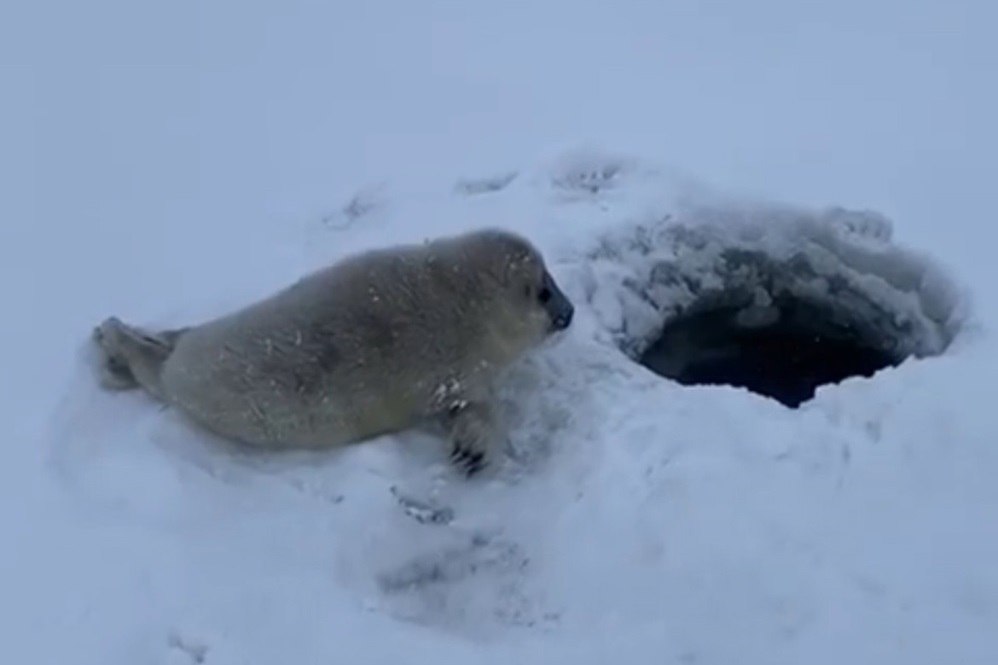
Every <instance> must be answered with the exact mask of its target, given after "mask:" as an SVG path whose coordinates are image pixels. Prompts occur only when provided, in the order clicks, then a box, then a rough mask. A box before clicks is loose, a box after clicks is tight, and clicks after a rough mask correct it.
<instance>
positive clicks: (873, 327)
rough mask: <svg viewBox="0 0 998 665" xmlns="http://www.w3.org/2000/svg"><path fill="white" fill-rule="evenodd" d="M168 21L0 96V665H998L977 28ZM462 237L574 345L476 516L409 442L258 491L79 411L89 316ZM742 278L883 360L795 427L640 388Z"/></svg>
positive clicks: (867, 21) (182, 425) (900, 12)
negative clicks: (685, 325) (4, 156)
mask: <svg viewBox="0 0 998 665" xmlns="http://www.w3.org/2000/svg"><path fill="white" fill-rule="evenodd" d="M361 4H363V3H361ZM183 6H184V8H185V10H188V13H186V14H185V13H184V12H183V11H180V10H179V9H178V10H177V13H176V14H170V13H169V12H167V11H166V10H165V9H160V10H156V13H155V14H153V13H152V12H153V10H151V9H150V10H148V11H149V12H150V13H149V14H142V15H140V14H141V11H145V10H139V9H137V8H136V6H126V5H124V4H121V5H118V6H111V5H99V6H96V7H89V8H87V9H86V10H83V9H79V8H77V9H73V8H66V10H65V14H64V22H61V23H59V24H58V25H49V24H48V23H47V22H46V20H44V19H43V17H41V16H40V14H39V15H35V16H33V17H29V18H33V21H30V20H29V24H32V23H35V24H40V25H46V26H47V27H48V28H49V30H48V31H47V32H46V34H48V35H49V38H48V40H47V41H46V43H47V44H49V45H55V44H59V45H60V48H61V49H62V50H61V51H60V52H61V53H63V54H65V55H66V57H67V58H75V59H73V60H72V61H69V60H66V61H60V62H58V63H56V62H55V60H56V56H55V55H54V53H53V52H49V51H46V52H44V53H37V54H35V56H36V60H35V61H34V62H35V66H36V67H37V70H35V71H29V72H28V74H29V76H25V75H24V71H25V70H22V69H20V68H17V67H10V68H9V69H10V71H11V72H12V73H13V74H14V78H15V79H17V78H18V76H21V77H22V78H23V79H25V81H27V82H28V83H30V84H31V85H25V86H24V90H26V91H27V90H29V88H30V92H31V94H27V92H26V93H25V99H28V100H29V108H28V110H27V112H28V115H29V116H30V117H31V118H33V119H34V122H33V123H32V124H31V127H32V130H33V131H34V133H31V134H30V135H29V136H28V138H27V139H19V140H26V141H27V146H28V149H29V150H28V151H26V152H30V153H31V160H33V161H31V162H30V164H31V168H30V169H29V170H28V171H29V172H28V178H29V181H30V182H28V183H26V185H25V187H24V188H22V189H21V190H20V191H15V192H14V193H13V196H12V198H11V199H10V200H8V201H7V202H6V203H5V204H3V205H5V206H7V207H9V208H10V210H9V212H10V220H11V221H10V222H5V224H8V223H9V224H10V226H8V227H7V228H5V238H4V241H5V248H4V249H5V256H4V260H3V264H4V267H5V270H6V272H5V275H4V276H5V279H4V280H3V281H4V284H3V288H4V299H5V302H7V303H8V307H9V308H11V309H12V311H9V312H8V320H7V321H8V322H7V325H6V326H5V328H6V329H5V330H4V332H3V334H4V335H5V337H4V341H5V342H6V343H5V344H4V345H3V348H4V361H5V367H6V368H7V372H6V374H7V377H8V381H6V382H5V383H4V385H3V393H2V394H0V397H2V398H3V399H4V403H5V404H6V406H5V407H4V411H3V413H4V414H5V415H6V416H7V421H8V427H7V431H8V446H7V453H6V456H7V462H6V464H4V465H2V468H3V473H4V475H3V487H4V488H5V490H6V494H5V497H4V498H5V501H3V502H2V508H0V520H2V522H0V526H2V529H3V533H4V534H5V536H6V537H7V538H8V546H7V547H5V548H4V549H3V553H2V554H0V574H2V578H0V582H2V588H3V589H4V594H3V601H2V602H0V627H2V631H0V636H2V637H3V643H4V653H5V658H7V659H8V660H9V661H10V662H24V663H45V664H48V663H53V664H56V663H58V664H59V665H64V664H67V663H72V664H74V665H75V664H81V665H82V664H89V663H93V664H95V665H96V664H98V663H99V664H101V665H108V664H117V663H154V664H160V663H162V664H164V665H167V664H168V665H178V664H182V665H187V664H188V663H205V664H206V665H236V664H250V663H251V664H254V665H256V664H269V663H285V662H292V663H297V664H302V665H307V664H311V663H316V664H318V663H330V662H334V663H338V662H349V663H367V662H370V663H398V662H406V663H410V662H411V663H424V662H433V663H447V662H452V661H454V662H456V661H458V660H461V661H465V660H467V659H474V662H495V663H508V662H521V663H550V662H572V663H578V664H587V663H607V662H614V663H683V664H699V663H836V664H838V663H846V662H849V663H878V664H887V663H899V664H900V663H904V664H906V665H908V664H912V663H926V664H929V663H933V664H935V663H961V664H962V663H993V662H998V563H996V562H998V520H996V516H998V484H996V483H995V480H994V479H995V477H996V476H998V413H996V412H995V410H994V409H993V407H992V404H991V402H992V401H993V400H992V399H991V392H992V391H991V390H990V385H991V383H992V382H993V381H994V377H996V376H998V348H996V346H998V338H996V337H995V335H994V332H993V330H994V323H995V314H996V313H998V300H996V299H995V297H994V294H993V293H992V286H993V284H994V283H995V278H996V274H995V268H994V264H993V256H994V247H995V244H996V242H998V238H996V237H995V234H994V231H993V225H992V224H991V222H990V216H991V215H992V214H993V212H992V211H993V209H994V207H993V201H992V200H991V199H993V195H991V194H990V190H988V188H987V187H988V186H990V180H989V178H990V176H988V175H986V173H984V171H985V170H986V168H987V167H988V166H989V165H990V161H991V158H992V157H993V154H994V149H996V148H998V145H996V142H995V138H994V137H995V135H994V133H993V129H991V126H990V125H991V118H992V117H993V111H995V110H996V107H995V95H994V93H993V92H988V91H986V90H983V88H982V86H980V85H979V83H980V81H982V80H983V79H982V78H981V77H980V76H978V75H979V74H982V73H984V72H986V71H989V70H990V68H991V65H993V64H994V63H995V53H996V52H998V49H995V47H994V46H992V45H991V40H990V36H989V35H988V30H987V29H986V27H985V26H987V25H988V19H992V22H993V19H994V18H995V15H996V10H994V9H992V8H991V6H990V5H988V4H986V3H983V2H981V3H976V4H975V3H970V2H965V3H945V4H944V3H937V4H933V3H928V2H924V3H910V2H909V3H893V2H879V3H860V2H855V3H852V2H845V3H836V7H835V9H831V8H829V7H826V8H823V9H822V8H808V9H807V10H805V9H804V8H803V5H801V6H798V5H796V4H793V3H783V2H778V1H776V0H772V1H768V0H767V1H766V2H760V3H751V8H749V4H748V3H735V2H728V3H716V4H712V5H711V7H710V8H707V7H706V5H703V6H701V5H700V4H694V3H676V4H675V6H674V7H671V8H670V7H665V6H663V7H660V8H657V9H656V8H654V7H652V6H651V4H650V3H649V4H647V5H645V4H641V3H630V4H626V3H625V5H622V6H619V7H617V6H613V5H611V3H589V2H585V3H572V4H568V3H564V2H549V3H540V4H539V5H536V6H534V5H531V6H529V7H528V6H527V5H523V6H520V5H513V6H509V7H506V8H505V9H502V10H499V9H498V8H490V7H488V6H486V5H476V4H475V3H467V4H460V5H458V4H457V3H447V2H434V3H428V4H427V5H426V6H425V7H422V6H421V7H420V8H419V9H416V6H415V5H410V4H407V3H398V2H394V3H392V2H383V3H371V4H370V5H365V6H361V5H357V6H346V5H343V6H339V5H337V6H329V7H322V6H318V5H311V4H309V3H291V4H289V5H287V6H281V7H280V8H279V7H278V6H277V5H276V4H275V5H274V6H273V7H268V6H266V5H265V4H262V3H261V4H257V3H250V4H247V5H243V4H236V3H230V4H226V3H220V4H218V5H212V6H210V7H209V6H193V5H190V6H188V5H183ZM493 10H494V11H493ZM81 12H82V14H86V15H85V16H84V15H82V14H81ZM109 26H111V27H109ZM115 26H116V27H115ZM232 26H236V27H232ZM82 28H85V29H86V30H84V31H83V32H87V31H88V30H89V31H91V33H92V34H93V35H94V39H95V41H93V42H90V41H87V47H86V48H83V49H81V50H80V51H79V52H78V53H76V52H74V50H73V47H74V46H79V45H80V44H81V43H82V41H81V40H82V39H83V38H82V37H80V34H83V33H81V32H78V31H79V30H81V29H82ZM237 28H238V29H237ZM91 33H87V34H91ZM36 34H41V33H40V32H39V33H36ZM100 37H103V39H100ZM426 40H430V41H429V42H427V41H426ZM517 40H521V41H519V42H518V41H517ZM52 48H55V46H52ZM57 65H58V66H57ZM59 67H64V68H65V71H62V70H59ZM60 71H62V73H60ZM31 74H37V81H35V80H34V79H32V77H31V76H30V75H31ZM43 74H44V76H43ZM73 75H75V76H76V77H78V78H74V77H73ZM28 79H32V80H31V81H28ZM751 82H754V84H752V83H751ZM16 84H17V81H16V80H15V85H16ZM70 100H72V101H74V102H75V103H76V106H75V107H73V108H72V109H71V110H69V109H68V107H66V106H65V104H64V103H65V102H67V101H70ZM32 104H33V106H32ZM525 107H529V108H525ZM54 118H58V121H54V120H53V119H54ZM770 123H771V124H770ZM43 129H44V130H45V131H42V130H43ZM566 146H568V147H566ZM26 159H27V158H26ZM24 163H25V164H27V163H28V161H25V162H24ZM677 164H678V165H681V166H682V167H683V168H684V169H689V171H688V172H687V171H680V170H678V168H677V167H676V166H675V165H677ZM690 173H695V175H690ZM701 176H703V177H702V179H701ZM15 181H16V180H15ZM708 183H709V184H708ZM725 183H731V184H730V185H728V184H725ZM20 197H26V199H25V201H26V202H25V205H24V206H20V205H19V204H20V202H21V198H20ZM492 225H498V226H502V227H505V228H510V229H513V230H516V231H520V232H522V233H525V234H527V235H528V236H529V237H530V238H531V239H533V240H534V241H535V242H536V243H537V244H538V246H539V247H540V248H541V249H542V251H543V252H544V254H545V256H546V257H547V259H548V262H549V264H550V266H551V270H552V272H553V273H554V275H555V278H556V279H557V280H558V282H559V284H560V285H562V287H563V289H564V290H565V292H566V294H567V295H568V296H569V297H570V298H571V299H572V300H573V302H574V303H575V305H576V317H575V320H574V322H573V325H572V327H571V328H570V329H569V331H567V334H566V335H564V336H563V337H562V338H560V339H558V340H556V341H555V342H553V343H551V344H548V345H546V346H545V347H544V348H542V349H540V350H538V352H537V353H535V354H532V355H531V356H530V357H529V358H527V359H525V361H524V362H522V363H520V364H519V365H518V366H517V367H516V368H515V370H514V371H513V372H512V373H511V375H510V376H509V377H508V381H507V382H506V383H505V384H504V386H503V390H502V393H501V396H502V412H503V415H504V421H505V422H507V423H508V427H509V442H508V447H507V450H506V451H505V455H504V457H503V459H502V460H501V461H500V463H499V464H498V465H497V468H496V469H494V470H493V472H492V473H491V474H489V475H487V476H485V477H482V478H476V479H472V480H470V481H467V480H463V479H461V478H460V477H459V476H458V475H457V474H456V473H455V472H454V471H453V470H452V469H451V468H450V467H449V466H448V465H447V463H446V455H444V454H443V451H442V448H441V446H440V444H439V442H438V441H436V440H435V439H434V438H433V437H432V436H430V435H429V434H426V433H419V432H412V433H406V434H401V435H397V436H389V437H382V438H380V439H378V440H375V441H371V442H367V443H364V444H362V445H358V446H353V447H350V448H347V449H344V450H339V451H332V452H325V453H293V454H286V455H261V454H257V453H250V452H247V451H243V450H240V449H238V448H237V447H234V446H231V445H228V444H226V443H224V442H222V441H218V440H216V439H214V438H212V437H210V436H208V435H206V434H204V433H203V432H201V431H198V430H196V429H194V428H193V427H192V426H191V425H190V424H189V423H187V422H186V421H185V420H184V419H183V418H182V417H181V416H179V415H178V414H176V413H174V412H173V411H171V410H165V409H161V408H159V407H158V406H157V405H156V404H155V403H153V402H152V401H151V400H149V399H147V398H145V397H144V396H143V395H141V394H139V393H124V394H111V393H106V392H102V391H100V390H99V389H98V388H97V386H96V382H95V380H94V374H93V368H92V366H91V360H92V358H91V354H90V353H89V347H88V336H89V331H90V326H92V325H93V324H95V323H97V322H98V321H99V320H100V319H101V318H102V317H103V316H106V315H108V314H112V313H113V314H116V315H119V316H121V317H122V318H125V319H126V320H130V321H134V322H136V323H140V324H146V325H150V326H152V327H155V326H158V325H163V326H171V325H179V324H186V323H191V322H196V321H198V320H200V319H204V318H207V317H211V316H214V315H217V314H219V313H222V312H224V311H226V310H229V309H231V308H234V307H237V306H239V305H241V304H243V303H245V302H248V301H250V300H252V299H254V298H257V297H259V296H261V295H264V294H266V293H268V292H270V291H272V290H274V289H275V288H279V287H280V286H283V285H284V284H286V283H288V282H290V281H291V280H293V279H295V278H297V277H298V276H299V275H300V274H302V273H303V272H305V271H307V270H310V269H313V268H316V267H318V266H320V265H323V264H325V263H327V262H329V261H331V260H335V259H336V258H338V257H341V256H345V255H348V254H350V253H353V252H355V251H360V250H362V249H364V248H367V247H374V246H380V245H384V244H387V243H396V242H418V241H420V240H422V239H423V238H426V237H431V236H436V235H442V234H448V233H453V232H458V231H462V230H466V229H469V228H481V227H485V226H492ZM761 273H765V274H766V276H767V279H768V280H769V282H767V283H768V284H770V285H772V284H777V285H778V286H779V288H783V289H786V290H788V291H789V292H792V293H794V294H796V295H798V296H800V297H807V298H811V299H813V300H815V301H816V302H819V303H824V304H827V306H828V307H830V308H834V309H837V310H838V311H840V312H845V313H848V314H849V315H850V316H853V317H854V318H855V320H856V321H859V322H861V323H862V325H864V326H867V327H868V328H869V330H870V332H871V334H875V335H878V336H880V337H881V338H883V339H885V340H888V341H889V342H890V343H891V344H892V345H893V348H895V349H896V350H897V351H898V352H900V353H903V354H905V355H907V356H908V357H907V359H906V360H905V361H904V362H902V363H901V364H899V365H898V366H896V367H892V368H889V369H885V370H882V371H880V372H878V373H877V374H876V375H875V376H874V377H872V378H855V379H850V380H847V381H844V382H842V383H841V384H838V385H829V386H825V387H823V388H821V389H820V390H819V391H818V393H817V395H816V397H815V398H814V399H813V400H810V401H808V402H806V403H805V404H804V405H802V406H801V407H800V408H799V409H796V410H793V409H788V408H786V407H785V406H783V405H781V404H779V403H778V402H776V401H774V400H771V399H768V398H765V397H762V396H760V395H756V394H753V393H750V392H748V391H746V390H742V389H735V388H730V387H721V386H681V385H679V384H677V383H676V382H673V381H669V380H666V379H664V378H662V377H660V376H658V375H656V374H654V373H652V372H650V371H649V370H647V369H646V368H644V367H642V366H641V365H640V364H638V362H636V358H637V357H638V356H639V354H640V353H641V351H642V350H643V349H645V348H646V347H647V345H648V344H649V343H651V341H652V340H653V339H654V337H655V335H656V334H657V331H658V330H660V328H661V326H662V325H663V324H664V323H665V322H666V321H668V320H670V318H671V317H675V316H676V315H678V314H679V313H681V312H682V311H684V310H685V309H686V308H689V307H690V306H693V305H696V304H697V303H698V302H703V301H704V299H709V298H716V297H719V296H718V294H721V296H720V297H727V295H730V294H739V295H738V297H741V296H742V295H744V294H745V293H755V292H756V290H757V286H758V281H757V280H758V277H759V275H760V274H761Z"/></svg>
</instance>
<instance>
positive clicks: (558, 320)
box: [552, 299, 575, 330]
mask: <svg viewBox="0 0 998 665" xmlns="http://www.w3.org/2000/svg"><path fill="white" fill-rule="evenodd" d="M573 314H575V308H574V307H572V303H570V302H568V300H567V299H566V300H565V304H564V306H563V307H562V308H561V311H559V312H558V313H557V314H555V316H554V318H553V319H552V323H553V324H554V329H555V330H564V329H565V328H567V327H568V326H569V325H570V324H571V323H572V315H573Z"/></svg>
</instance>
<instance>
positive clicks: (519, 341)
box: [468, 230, 575, 352]
mask: <svg viewBox="0 0 998 665" xmlns="http://www.w3.org/2000/svg"><path fill="white" fill-rule="evenodd" d="M470 239H471V243H470V245H471V247H473V249H472V251H471V253H470V255H469V257H468V258H469V259H470V260H471V261H473V262H474V263H475V264H476V265H477V266H478V267H479V268H482V269H484V270H483V271H482V272H483V274H484V275H486V276H487V280H488V282H489V285H488V286H487V287H485V288H483V289H482V290H481V293H480V295H481V296H482V297H485V294H486V293H490V292H491V297H488V298H487V300H488V304H487V307H488V309H489V310H490V316H488V317H486V319H485V320H488V321H489V322H490V325H491V326H493V328H494V329H495V330H494V331H495V333H496V335H495V336H496V337H500V338H503V339H505V340H507V342H508V343H509V344H511V345H512V346H513V347H519V348H517V349H516V352H522V351H524V350H526V349H527V348H529V347H532V346H535V345H537V344H539V343H541V342H542V341H544V340H545V339H546V338H547V337H549V336H551V335H552V334H554V333H557V332H559V331H562V330H565V329H567V328H568V327H569V325H571V323H572V317H573V315H574V313H575V308H574V306H573V305H572V303H571V301H570V300H569V299H568V297H567V296H566V295H565V294H564V293H563V292H562V290H561V289H560V288H559V287H558V284H557V283H556V282H555V280H554V278H553V277H552V276H551V273H550V272H548V269H547V267H546V265H545V263H544V258H543V257H542V256H541V253H540V251H538V250H537V248H536V247H534V245H533V244H531V243H530V242H529V241H528V240H526V239H525V238H523V237H521V236H519V235H516V234H514V233H510V232H508V231H501V230H486V231H479V232H477V233H475V234H472V236H471V238H470Z"/></svg>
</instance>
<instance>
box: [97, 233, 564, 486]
mask: <svg viewBox="0 0 998 665" xmlns="http://www.w3.org/2000/svg"><path fill="white" fill-rule="evenodd" d="M572 313H573V308H572V305H571V303H570V302H569V301H568V299H567V298H566V297H565V296H564V295H563V294H562V292H561V291H560V289H559V288H558V287H557V285H556V284H555V282H554V280H553V278H552V277H551V276H550V274H549V273H548V271H547V270H546V268H545V266H544V261H543V259H542V257H541V255H540V253H539V252H538V251H537V250H536V249H535V248H534V247H533V246H532V245H531V244H530V243H529V242H528V241H526V240H525V239H523V238H521V237H520V236H517V235H514V234H511V233H508V232H504V231H496V230H486V231H478V232H472V233H467V234H464V235H460V236H454V237H449V238H442V239H438V240H435V241H432V242H429V243H426V244H423V245H410V246H403V247H394V248H388V249H381V250H375V251H371V252H367V253H364V254H360V255H357V256H354V257H351V258H348V259H346V260H343V261H341V262H339V263H337V264H334V265H332V266H330V267H328V268H325V269H323V270H320V271H318V272H316V273H313V274H312V275H309V276H307V277H305V278H304V279H302V280H300V281H298V282H297V283H296V284H294V285H292V286H291V287H289V288H286V289H284V290H282V291H280V292H278V293H277V294H275V295H273V296H271V297H269V298H267V299H265V300H262V301H260V302H257V303H255V304H252V305H250V306H248V307H245V308H244V309H241V310H238V311H236V312H234V313H231V314H229V315H227V316H223V317H221V318H218V319H215V320H212V321H208V322H206V323H203V324H201V325H197V326H192V327H189V328H183V329H178V330H173V331H165V332H160V333H149V332H146V331H143V330H141V329H139V328H136V327H133V326H128V325H126V324H124V323H122V322H121V321H120V320H118V319H117V318H113V317H112V318H109V319H107V320H105V321H104V322H103V323H102V324H101V325H100V326H99V327H98V328H97V329H96V330H95V333H94V337H95V339H96V341H97V342H98V344H99V346H100V348H101V349H102V350H103V354H104V365H103V369H104V385H105V386H107V387H111V388H127V387H136V386H141V387H142V388H144V389H145V390H147V391H148V392H149V393H151V394H152V395H154V396H156V397H157V398H159V399H161V400H163V401H164V402H167V403H169V404H171V405H174V406H176V407H178V408H179V409H181V410H182V411H183V412H185V413H186V414H188V415H189V416H190V417H191V418H192V419H193V420H195V421H197V422H199V423H200V424H201V425H202V426H205V427H206V428H208V429H210V430H212V431H214V432H216V433H218V434H220V435H222V436H224V437H227V438H231V439H234V440H237V441H241V442H245V443H249V444H254V445H259V446H268V447H283V448H290V447H308V448H319V447H331V446H339V445H343V444H346V443H351V442H355V441H360V440H363V439H367V438H370V437H373V436H377V435H379V434H385V433H389V432H397V431H400V430H403V429H406V428H408V427H411V426H413V425H416V424H417V423H418V422H419V421H421V420H424V419H426V418H434V417H436V418H439V419H440V420H441V422H443V423H444V424H445V425H446V426H447V429H448V431H449V432H450V435H451V439H452V442H453V452H452V454H453V456H454V457H455V459H456V461H458V462H460V463H461V464H463V465H464V466H465V468H467V470H468V471H469V472H473V471H475V470H477V469H478V468H480V467H481V466H482V465H484V464H485V462H486V455H487V452H488V449H489V447H490V446H491V443H492V439H493V438H494V436H495V428H494V423H493V416H492V407H491V398H490V392H491V387H492V383H493V379H494V378H495V376H496V373H497V372H499V371H501V370H502V369H504V368H505V367H507V366H508V365H509V364H511V363H512V362H513V361H515V360H517V359H518V358H519V357H520V356H521V355H522V354H524V353H525V352H526V351H528V350H530V349H531V348H533V347H535V346H536V345H538V344H540V343H541V342H542V341H543V340H544V339H545V338H546V337H548V336H549V335H550V334H551V333H552V332H554V331H556V330H560V329H564V328H566V327H567V326H568V325H569V323H570V321H571V318H572Z"/></svg>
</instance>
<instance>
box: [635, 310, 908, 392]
mask: <svg viewBox="0 0 998 665" xmlns="http://www.w3.org/2000/svg"><path fill="white" fill-rule="evenodd" d="M852 318H853V317H852V316H851V315H850V313H849V312H848V311H846V310H839V311H836V310H835V309H834V307H833V306H831V305H830V304H829V303H822V304H818V303H810V302H806V301H804V300H799V299H797V298H795V297H793V296H783V297H778V298H775V299H773V300H772V301H771V302H770V303H768V304H766V305H756V304H750V305H748V306H744V307H739V306H736V305H725V304H721V305H713V306H711V305H701V306H699V307H694V308H691V310H690V311H689V312H687V313H685V314H683V315H681V316H679V317H677V318H675V319H674V320H672V321H670V322H669V323H668V324H667V325H665V327H664V328H663V330H662V332H661V334H660V335H659V336H658V338H657V339H655V341H654V342H653V343H652V344H651V345H650V346H649V347H648V348H647V349H646V350H645V352H644V353H643V354H641V356H640V358H639V362H640V363H641V364H643V365H644V366H646V367H648V368H649V369H651V370H652V371H654V372H655V373H657V374H660V375H662V376H665V377H668V378H670V379H674V380H675V381H678V382H679V383H681V384H684V385H730V386H737V387H741V388H747V389H748V390H751V391H752V392H755V393H759V394H761V395H766V396H767V397H771V398H773V399H775V400H777V401H779V402H781V403H782V404H784V405H786V406H788V407H791V408H796V407H798V406H800V405H801V404H802V403H803V402H806V401H807V400H809V399H811V398H812V397H814V395H815V389H816V388H817V387H818V386H821V385H824V384H829V383H838V382H840V381H842V380H843V379H846V378H849V377H852V376H863V377H870V376H873V374H874V373H875V372H877V370H880V369H883V368H885V367H890V366H893V365H896V364H898V363H899V362H901V361H902V360H903V359H904V357H903V355H902V354H901V353H900V352H898V351H897V350H896V349H895V347H896V346H897V345H896V340H893V339H889V338H885V337H883V336H881V335H878V333H877V332H876V331H872V330H865V329H864V326H862V325H859V324H858V323H857V322H856V321H853V320H852Z"/></svg>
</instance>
